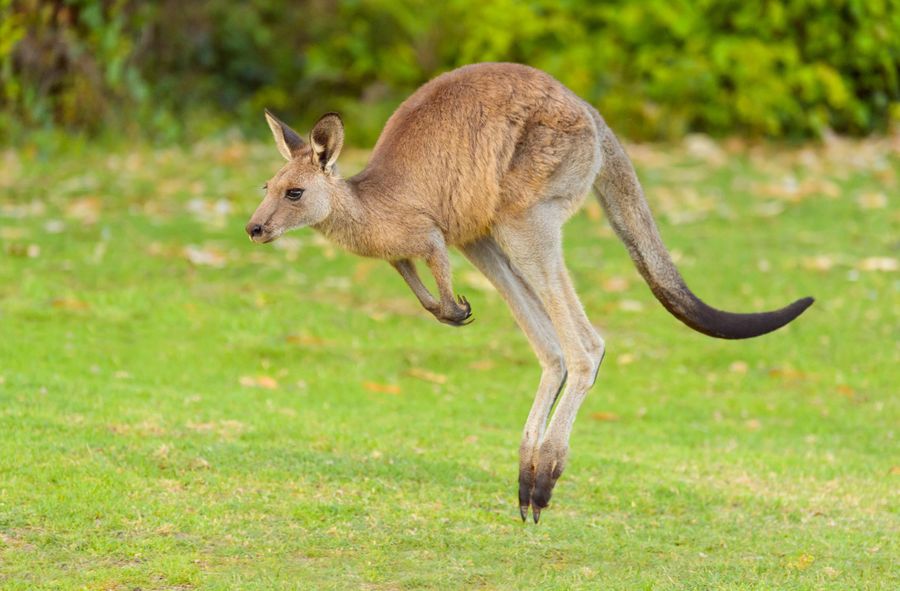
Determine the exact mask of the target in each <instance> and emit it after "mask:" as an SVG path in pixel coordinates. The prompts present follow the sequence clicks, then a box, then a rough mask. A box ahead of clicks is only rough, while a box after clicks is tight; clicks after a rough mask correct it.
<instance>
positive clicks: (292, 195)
mask: <svg viewBox="0 0 900 591" xmlns="http://www.w3.org/2000/svg"><path fill="white" fill-rule="evenodd" d="M284 196H285V197H287V198H288V199H290V200H291V201H296V200H298V199H300V198H301V197H303V189H288V190H287V191H285V192H284Z"/></svg>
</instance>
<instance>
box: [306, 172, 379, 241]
mask: <svg viewBox="0 0 900 591" xmlns="http://www.w3.org/2000/svg"><path fill="white" fill-rule="evenodd" d="M332 195H333V200H332V203H331V213H330V214H329V215H328V217H327V218H325V219H324V220H323V221H321V222H320V223H318V224H316V225H315V226H313V227H314V228H315V229H316V230H318V231H319V232H321V233H322V234H324V235H325V237H326V238H328V239H329V240H331V241H332V242H335V243H336V244H338V245H339V246H342V247H344V248H346V249H347V250H350V251H351V252H355V253H358V254H366V251H367V244H368V242H369V238H370V234H371V232H370V228H369V219H370V215H369V211H368V209H367V207H366V205H365V202H364V200H363V199H360V193H359V189H358V187H357V185H356V183H353V182H349V181H346V180H343V179H342V180H340V181H339V182H338V188H337V190H336V191H335V192H334V193H333V194H332Z"/></svg>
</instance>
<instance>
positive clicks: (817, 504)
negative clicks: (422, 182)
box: [0, 138, 900, 591]
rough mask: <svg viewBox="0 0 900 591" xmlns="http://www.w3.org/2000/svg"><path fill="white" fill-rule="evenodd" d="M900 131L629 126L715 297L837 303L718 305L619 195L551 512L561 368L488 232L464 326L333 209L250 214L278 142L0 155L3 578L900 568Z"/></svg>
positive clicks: (774, 585)
mask: <svg viewBox="0 0 900 591" xmlns="http://www.w3.org/2000/svg"><path fill="white" fill-rule="evenodd" d="M893 146H894V148H891V144H890V142H889V141H888V140H880V141H869V142H866V143H853V144H843V143H837V144H834V145H832V146H830V147H828V148H827V149H826V148H821V147H804V148H796V149H787V148H773V147H766V146H762V147H759V146H756V147H753V148H746V147H744V146H741V145H735V144H734V143H732V144H729V145H727V147H728V151H727V152H722V151H721V150H720V149H715V148H714V147H711V146H709V145H706V144H705V143H703V142H700V141H692V142H688V143H687V144H686V145H685V146H671V147H666V148H660V147H657V148H647V147H633V148H632V153H633V154H634V156H635V158H636V160H637V162H638V164H639V169H640V170H639V172H640V174H641V176H642V178H643V179H644V183H645V187H646V188H647V190H648V194H649V196H650V199H651V203H652V206H653V207H654V209H655V211H656V213H657V215H658V219H659V222H660V227H661V231H662V233H663V236H664V238H665V239H666V241H667V243H668V245H669V247H670V248H671V249H672V250H673V251H675V253H676V257H677V259H678V260H679V265H680V268H681V270H682V272H683V274H684V275H685V277H686V279H687V281H688V284H689V285H691V286H692V287H693V288H694V290H695V291H696V292H697V293H698V294H700V295H701V297H704V298H705V299H706V300H707V301H708V302H710V303H711V304H713V305H717V306H720V307H723V308H726V309H734V310H747V311H749V310H751V309H763V308H774V307H778V306H781V305H784V304H786V303H788V302H789V301H791V300H793V299H794V298H796V297H800V296H804V295H813V296H815V297H817V299H818V301H817V303H816V305H815V306H814V307H813V308H811V309H810V310H809V311H808V312H807V313H806V314H804V315H803V316H802V317H801V318H800V319H799V320H798V321H797V322H796V323H794V324H792V325H791V326H789V327H788V328H786V329H784V330H781V331H779V332H777V333H775V334H772V335H769V336H766V337H763V338H760V339H755V340H750V341H743V342H725V341H720V340H715V339H710V338H706V337H703V336H700V335H698V334H696V333H693V332H691V331H690V330H688V329H687V328H685V327H684V326H682V325H681V324H679V323H678V322H677V321H675V320H674V319H673V318H671V317H670V316H669V315H668V314H667V313H666V312H665V311H664V310H663V309H662V307H661V306H659V305H658V304H657V303H656V302H655V300H653V298H652V296H651V295H650V292H649V290H648V289H647V288H646V286H645V285H644V284H643V283H642V282H641V280H640V278H639V277H638V275H637V273H636V272H635V271H634V269H633V267H632V265H631V263H630V261H629V260H628V258H627V255H626V253H625V250H624V248H623V247H622V246H621V245H620V244H619V243H618V242H617V240H616V239H615V238H614V236H613V235H612V233H611V231H610V230H609V228H608V226H607V224H606V222H605V221H603V220H602V219H599V218H600V216H599V213H598V208H597V206H596V205H594V204H592V203H591V204H589V205H588V207H587V209H586V210H583V211H582V212H581V213H579V214H578V215H577V216H576V217H575V218H574V219H573V220H572V221H571V222H570V223H569V225H568V226H567V229H566V249H567V258H568V261H569V265H570V268H571V270H572V274H573V277H574V280H575V283H576V285H577V287H578V289H579V291H580V293H581V295H582V298H583V301H584V304H585V307H586V308H587V311H588V314H589V316H590V317H591V318H592V319H593V321H594V322H595V323H596V324H597V326H598V327H599V328H600V329H601V331H602V333H603V335H604V336H605V338H606V341H607V357H606V361H605V363H604V366H603V368H602V369H601V372H600V377H599V380H598V382H597V385H596V387H595V388H594V390H593V391H592V392H591V394H590V395H589V397H588V398H587V400H586V402H585V404H584V406H583V408H582V411H581V414H580V417H579V420H578V421H577V422H576V424H575V429H574V432H573V437H572V442H571V450H572V452H571V456H570V461H569V465H568V468H567V471H566V473H565V474H564V476H563V478H562V479H561V480H560V482H559V485H558V486H557V489H556V492H555V494H554V498H553V503H552V505H551V508H550V509H548V510H546V511H545V512H544V514H543V517H542V520H541V523H540V525H538V526H535V525H534V524H531V523H528V524H523V523H522V522H521V521H520V520H519V516H518V507H517V500H516V476H517V475H516V467H517V448H518V442H519V435H520V430H521V428H522V425H523V423H524V420H525V416H526V415H527V412H528V408H529V406H530V403H531V397H532V394H533V391H534V389H535V387H536V385H537V379H538V374H539V371H538V367H537V364H536V362H535V361H534V359H533V357H532V354H531V352H530V350H529V348H528V345H527V343H526V341H525V340H524V338H523V337H522V336H521V335H520V333H519V332H518V330H517V328H516V327H515V325H514V323H513V321H512V319H511V317H510V315H509V313H508V311H507V310H506V309H505V307H504V305H503V303H502V302H501V300H500V298H499V297H498V295H497V294H496V293H494V292H493V291H491V290H490V289H489V288H486V287H485V285H484V281H483V280H481V279H479V277H478V275H477V274H476V272H475V271H474V270H473V269H472V268H471V267H470V266H469V265H468V264H467V263H466V262H465V261H464V260H463V259H462V258H461V257H459V256H456V255H454V259H453V262H454V268H455V278H456V285H457V291H459V292H460V293H463V294H465V295H466V296H468V298H469V300H470V301H471V302H472V305H473V309H474V311H475V315H476V319H477V320H476V322H475V323H474V324H473V325H471V326H468V327H465V328H461V329H454V328H450V327H447V326H443V325H440V324H438V323H437V322H435V321H434V320H433V319H431V317H430V316H428V315H427V314H426V313H425V312H424V311H422V310H420V309H419V307H418V304H417V303H416V301H415V298H414V297H413V296H412V294H411V293H409V292H408V290H407V288H406V287H405V285H404V284H403V282H402V280H401V279H400V278H399V276H397V275H396V273H395V272H394V271H393V270H392V269H390V267H389V266H388V265H387V264H384V263H381V262H378V261H369V260H363V259H357V258H354V257H352V256H350V255H347V254H344V253H342V252H340V251H338V250H336V249H334V248H332V247H330V246H329V245H327V244H326V243H324V242H323V241H322V240H321V239H319V238H318V237H317V236H315V235H314V233H313V232H312V231H310V230H304V231H297V232H295V233H293V234H290V235H288V236H287V237H285V239H283V240H282V241H281V242H280V243H276V244H275V245H272V246H268V247H260V246H257V245H253V244H251V243H250V242H249V241H247V239H246V237H245V236H244V234H243V225H244V223H245V222H246V220H247V218H248V217H249V215H250V213H251V212H252V211H253V209H254V208H255V207H256V204H257V201H258V200H259V199H260V198H261V191H260V190H259V189H258V187H259V185H261V184H262V182H263V181H264V180H265V179H266V178H267V177H268V176H269V175H270V174H271V173H272V172H273V171H274V170H275V169H276V168H277V167H278V166H280V161H279V157H278V155H277V153H276V152H275V149H274V147H272V146H269V145H245V144H241V143H231V142H227V141H223V142H220V143H215V142H210V143H207V144H202V145H198V146H195V147H193V148H190V149H167V150H162V149H157V150H154V149H151V148H149V147H140V146H138V147H130V148H128V149H108V148H107V149H104V148H102V147H99V146H91V145H86V146H81V147H80V148H77V147H76V148H72V149H69V150H61V151H58V152H55V153H52V154H46V153H42V152H41V151H40V150H36V149H34V148H33V147H27V146H26V147H20V148H17V149H9V150H7V151H6V152H5V153H0V336H2V338H0V587H2V588H3V589H10V590H13V589H15V590H25V589H28V590H35V589H98V590H99V589H109V590H118V589H122V590H126V589H127V590H134V589H141V590H145V591H146V590H148V589H221V590H226V589H228V590H231V589H259V590H264V589H265V590H269V589H478V588H485V589H535V588H536V589H896V588H898V586H900V577H898V570H897V564H896V562H897V556H898V554H900V548H898V540H900V527H898V526H900V519H898V515H897V507H898V503H897V500H898V499H897V491H898V485H900V474H898V473H900V456H898V443H897V438H898V432H897V428H898V425H900V420H898V419H900V412H898V410H900V409H898V396H897V384H898V383H900V372H898V369H897V368H898V361H900V356H898V335H900V323H898V310H900V294H898V291H900V287H898V286H900V279H898V274H897V272H896V270H894V271H891V270H890V268H891V267H892V266H894V267H895V266H896V257H897V248H898V242H897V240H898V236H900V232H898V225H900V224H898V222H900V214H898V210H897V207H896V200H895V199H896V195H897V194H898V176H900V157H898V154H897V152H896V146H897V143H896V138H895V139H894V143H893ZM892 150H893V151H892ZM363 158H364V154H362V153H356V154H354V153H351V154H348V155H347V156H346V157H345V158H344V160H345V161H346V164H345V166H344V170H346V171H352V170H353V169H355V168H358V167H359V166H360V163H361V162H362V159H363ZM892 199H894V201H892ZM191 245H192V246H191ZM192 259H193V262H192ZM208 263H212V264H208ZM878 268H882V269H887V270H872V269H878ZM604 287H605V288H604Z"/></svg>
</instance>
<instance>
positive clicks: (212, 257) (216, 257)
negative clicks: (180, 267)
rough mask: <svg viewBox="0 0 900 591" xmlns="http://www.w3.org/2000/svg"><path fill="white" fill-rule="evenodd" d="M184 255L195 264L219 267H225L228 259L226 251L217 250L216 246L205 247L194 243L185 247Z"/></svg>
mask: <svg viewBox="0 0 900 591" xmlns="http://www.w3.org/2000/svg"><path fill="white" fill-rule="evenodd" d="M184 256H185V258H186V259H187V260H189V261H190V262H191V263H192V264H194V265H198V266H204V267H215V268H217V269H221V268H222V267H224V266H225V263H226V262H227V261H228V259H227V258H226V257H225V253H223V252H221V251H219V250H216V249H215V248H209V247H207V248H203V247H200V246H195V245H193V244H189V245H187V246H186V247H184Z"/></svg>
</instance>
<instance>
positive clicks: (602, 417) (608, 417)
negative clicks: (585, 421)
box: [591, 411, 619, 423]
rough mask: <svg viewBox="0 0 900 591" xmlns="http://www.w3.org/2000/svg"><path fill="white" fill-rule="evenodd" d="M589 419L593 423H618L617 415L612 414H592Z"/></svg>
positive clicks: (601, 412) (600, 412) (603, 412)
mask: <svg viewBox="0 0 900 591" xmlns="http://www.w3.org/2000/svg"><path fill="white" fill-rule="evenodd" d="M591 419H593V420H595V421H602V422H606V423H611V422H613V421H618V420H619V415H617V414H616V413H614V412H605V411H599V412H592V413H591Z"/></svg>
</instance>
